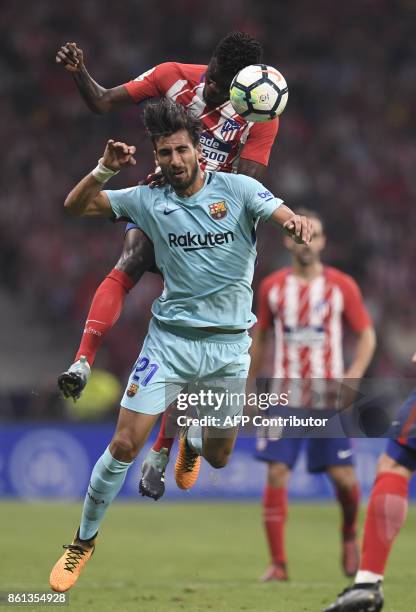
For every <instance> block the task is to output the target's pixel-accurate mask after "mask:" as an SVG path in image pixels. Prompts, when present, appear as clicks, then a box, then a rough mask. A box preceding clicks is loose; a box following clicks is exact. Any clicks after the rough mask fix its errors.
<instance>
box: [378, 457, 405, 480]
mask: <svg viewBox="0 0 416 612" xmlns="http://www.w3.org/2000/svg"><path fill="white" fill-rule="evenodd" d="M385 472H393V474H398V475H399V476H404V477H405V478H408V479H410V478H411V477H412V475H413V472H412V471H411V470H409V469H408V468H407V467H405V466H404V465H401V464H400V463H397V461H396V460H395V459H393V458H392V457H389V456H388V455H387V454H386V453H383V455H381V457H380V459H379V460H378V464H377V476H380V474H384V473H385Z"/></svg>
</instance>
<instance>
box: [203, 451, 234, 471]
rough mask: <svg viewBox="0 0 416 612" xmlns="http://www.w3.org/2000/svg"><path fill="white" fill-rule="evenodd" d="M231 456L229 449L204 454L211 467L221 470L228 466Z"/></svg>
mask: <svg viewBox="0 0 416 612" xmlns="http://www.w3.org/2000/svg"><path fill="white" fill-rule="evenodd" d="M230 455H231V451H229V450H228V449H221V450H219V451H216V452H212V451H211V452H207V453H204V459H206V461H208V463H209V464H210V466H211V467H213V468H215V469H216V470H219V469H221V468H223V467H225V466H226V465H227V463H228V460H229V458H230Z"/></svg>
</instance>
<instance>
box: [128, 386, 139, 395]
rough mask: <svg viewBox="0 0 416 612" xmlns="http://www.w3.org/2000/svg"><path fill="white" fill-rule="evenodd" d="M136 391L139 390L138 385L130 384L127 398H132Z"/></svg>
mask: <svg viewBox="0 0 416 612" xmlns="http://www.w3.org/2000/svg"><path fill="white" fill-rule="evenodd" d="M138 390H139V385H136V383H130V386H129V388H128V389H127V396H128V397H133V396H134V395H136V393H137V391H138Z"/></svg>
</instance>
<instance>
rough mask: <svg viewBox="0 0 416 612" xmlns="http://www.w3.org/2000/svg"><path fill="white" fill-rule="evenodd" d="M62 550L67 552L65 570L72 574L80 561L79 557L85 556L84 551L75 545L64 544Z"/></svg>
mask: <svg viewBox="0 0 416 612" xmlns="http://www.w3.org/2000/svg"><path fill="white" fill-rule="evenodd" d="M64 548H66V549H68V550H69V553H68V554H67V560H66V562H65V569H66V570H68V572H73V570H74V569H75V567H76V566H77V565H78V563H79V562H80V560H81V557H83V556H84V555H85V552H86V551H85V550H84V549H83V548H81V546H77V545H76V544H64Z"/></svg>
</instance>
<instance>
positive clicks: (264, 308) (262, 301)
mask: <svg viewBox="0 0 416 612" xmlns="http://www.w3.org/2000/svg"><path fill="white" fill-rule="evenodd" d="M269 290H270V283H269V282H268V279H267V278H265V279H264V280H263V281H262V282H261V283H260V287H259V293H258V302H257V325H258V327H259V328H260V329H261V330H267V329H269V328H270V327H273V318H274V317H273V313H272V311H271V310H270V304H269Z"/></svg>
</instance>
